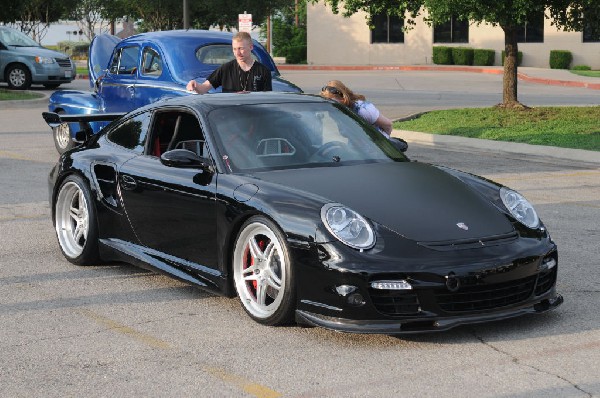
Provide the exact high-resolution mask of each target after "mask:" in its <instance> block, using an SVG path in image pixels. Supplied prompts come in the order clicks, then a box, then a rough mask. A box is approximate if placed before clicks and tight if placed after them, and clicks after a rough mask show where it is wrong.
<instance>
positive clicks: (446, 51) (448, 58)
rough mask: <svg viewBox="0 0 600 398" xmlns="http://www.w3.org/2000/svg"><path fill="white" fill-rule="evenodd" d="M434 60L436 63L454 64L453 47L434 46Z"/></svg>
mask: <svg viewBox="0 0 600 398" xmlns="http://www.w3.org/2000/svg"><path fill="white" fill-rule="evenodd" d="M432 60H433V63H434V64H436V65H452V47H445V46H434V47H433V57H432Z"/></svg>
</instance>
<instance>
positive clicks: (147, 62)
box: [142, 47, 162, 76]
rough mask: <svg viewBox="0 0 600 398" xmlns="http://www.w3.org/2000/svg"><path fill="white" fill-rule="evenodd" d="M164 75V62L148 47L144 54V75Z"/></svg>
mask: <svg viewBox="0 0 600 398" xmlns="http://www.w3.org/2000/svg"><path fill="white" fill-rule="evenodd" d="M161 73H162V60H161V58H160V55H159V54H158V53H157V52H156V51H154V50H153V49H151V48H149V47H146V48H144V50H143V52H142V74H143V75H149V76H160V75H161Z"/></svg>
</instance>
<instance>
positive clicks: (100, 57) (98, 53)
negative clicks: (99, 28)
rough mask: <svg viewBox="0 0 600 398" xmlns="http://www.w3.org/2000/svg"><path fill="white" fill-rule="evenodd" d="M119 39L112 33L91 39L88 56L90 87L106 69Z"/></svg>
mask: <svg viewBox="0 0 600 398" xmlns="http://www.w3.org/2000/svg"><path fill="white" fill-rule="evenodd" d="M120 41H121V39H120V38H118V37H117V36H112V35H98V36H96V37H94V39H93V40H92V43H91V44H90V53H89V57H88V68H89V71H90V72H89V73H90V86H91V87H93V86H94V82H95V81H96V80H97V79H98V76H100V75H101V74H102V73H103V72H104V71H105V70H106V69H108V61H110V57H111V55H112V53H113V50H114V49H115V46H116V45H117V43H119V42H120Z"/></svg>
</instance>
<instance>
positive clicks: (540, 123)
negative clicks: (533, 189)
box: [394, 106, 600, 151]
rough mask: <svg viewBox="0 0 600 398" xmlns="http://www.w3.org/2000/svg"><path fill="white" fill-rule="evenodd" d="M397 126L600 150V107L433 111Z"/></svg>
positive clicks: (396, 127)
mask: <svg viewBox="0 0 600 398" xmlns="http://www.w3.org/2000/svg"><path fill="white" fill-rule="evenodd" d="M394 128H395V129H401V130H409V131H420V132H425V133H433V134H446V135H456V136H462V137H471V138H484V139H488V140H497V141H512V142H523V143H527V144H534V145H550V146H556V147H562V148H576V149H587V150H592V151H600V106H593V107H540V108H529V109H502V108H495V107H493V108H475V109H471V108H470V109H456V110H444V111H432V112H428V113H425V114H424V115H422V116H421V117H419V118H417V119H414V120H409V121H405V122H395V123H394Z"/></svg>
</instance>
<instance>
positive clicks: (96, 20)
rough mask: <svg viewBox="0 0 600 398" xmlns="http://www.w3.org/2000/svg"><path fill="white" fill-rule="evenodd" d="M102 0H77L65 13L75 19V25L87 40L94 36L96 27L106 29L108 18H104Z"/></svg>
mask: <svg viewBox="0 0 600 398" xmlns="http://www.w3.org/2000/svg"><path fill="white" fill-rule="evenodd" d="M104 5H105V1H104V0H79V1H78V2H77V5H76V6H75V7H74V8H73V9H72V10H71V11H70V12H69V14H68V15H67V16H68V18H69V19H72V20H74V21H76V23H77V27H78V28H79V29H80V30H81V31H82V32H83V33H84V34H85V36H86V37H87V39H88V40H89V41H92V39H93V38H94V36H96V28H98V27H99V28H100V30H101V31H102V30H107V29H108V26H109V24H110V20H106V19H104V16H103V12H104Z"/></svg>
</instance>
